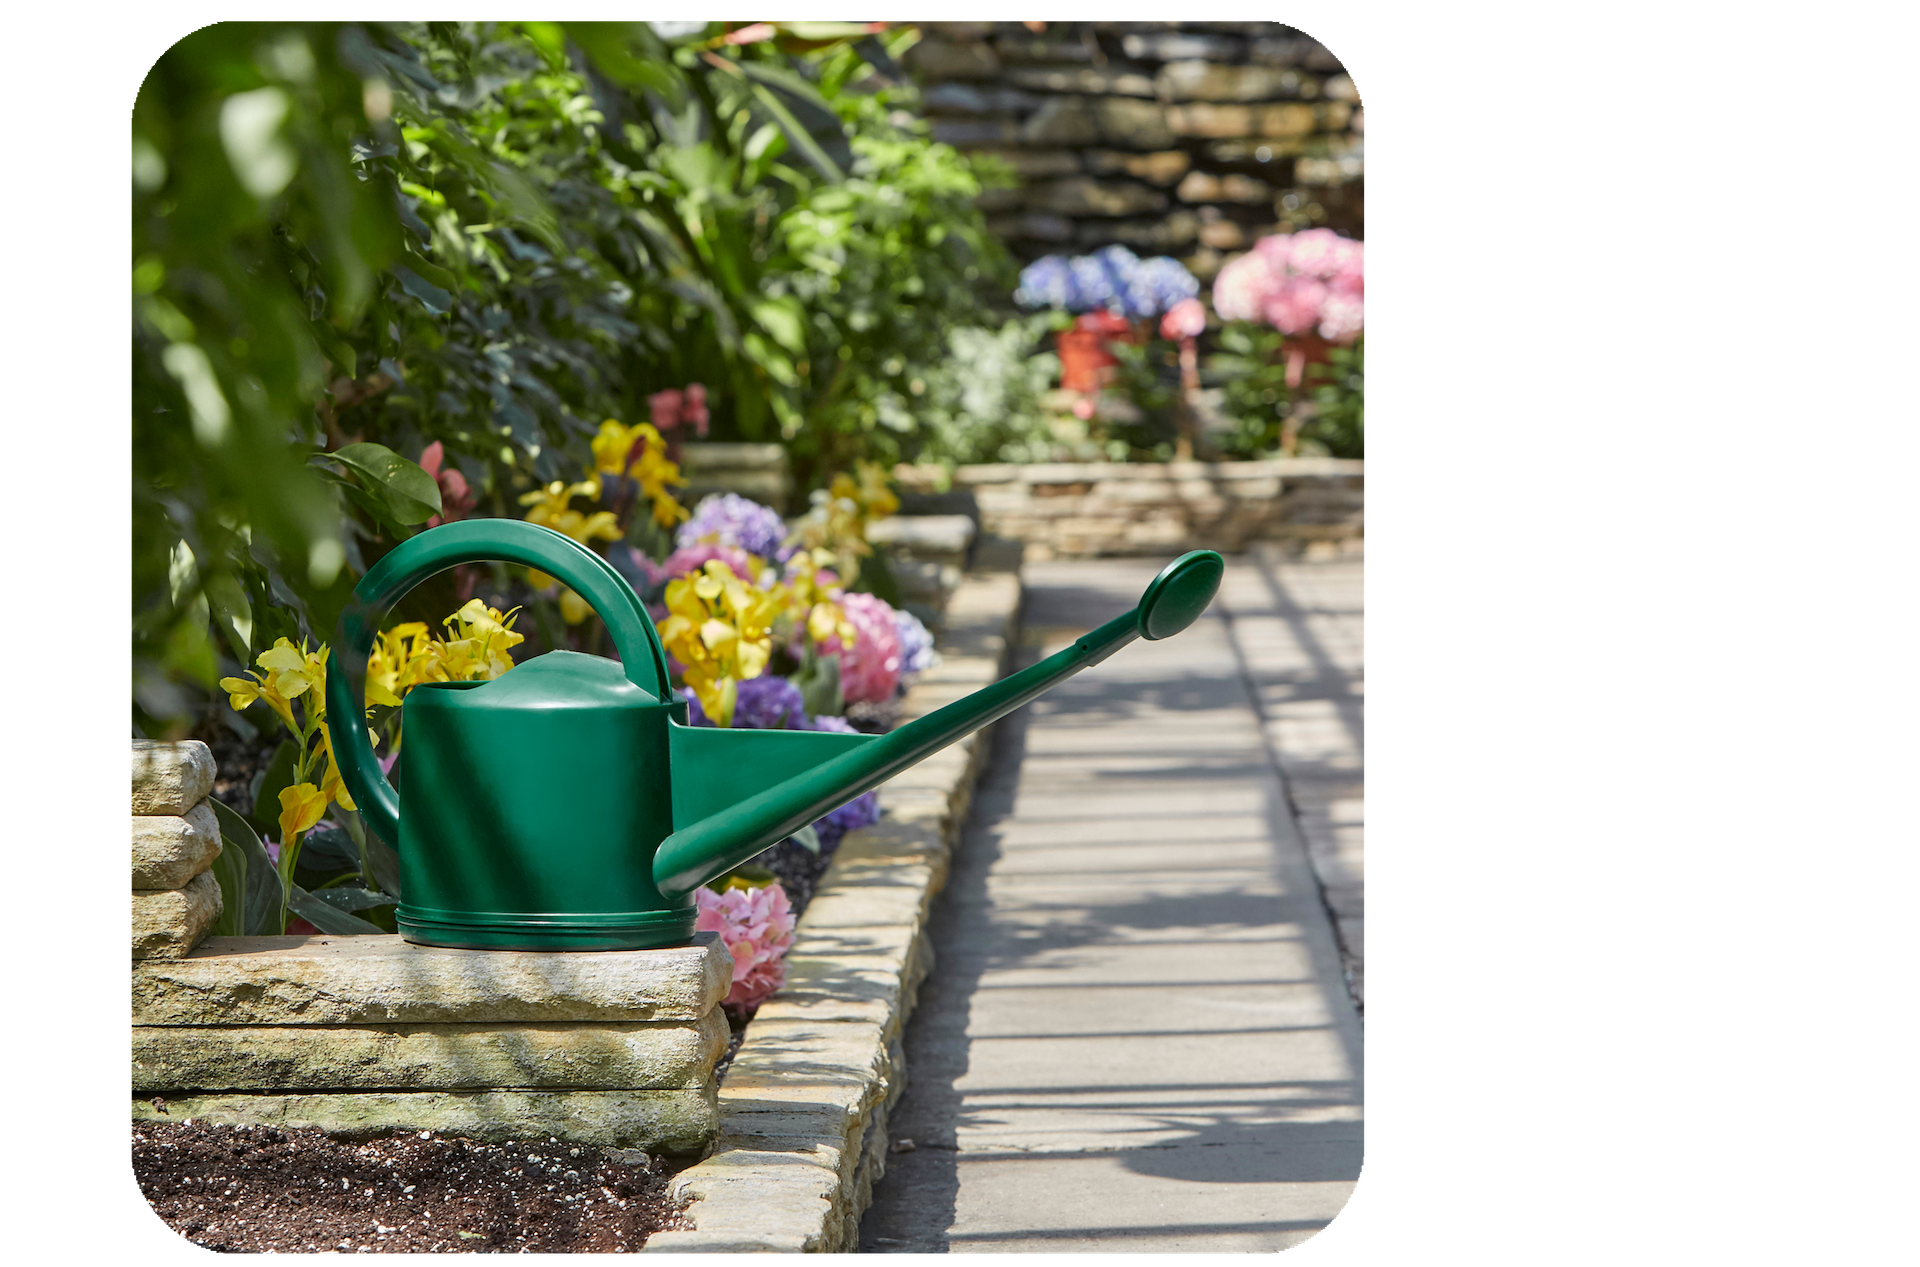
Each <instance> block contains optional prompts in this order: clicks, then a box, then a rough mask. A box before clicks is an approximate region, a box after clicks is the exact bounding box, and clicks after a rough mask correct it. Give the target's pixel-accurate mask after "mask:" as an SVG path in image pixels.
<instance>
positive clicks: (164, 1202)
mask: <svg viewBox="0 0 1920 1267" xmlns="http://www.w3.org/2000/svg"><path fill="white" fill-rule="evenodd" d="M133 1173H134V1178H135V1179H136V1180H137V1181H138V1182H139V1184H140V1191H141V1192H142V1193H144V1194H145V1196H146V1198H147V1200H148V1202H149V1203H150V1204H151V1205H152V1206H153V1210H154V1213H155V1214H157V1215H159V1216H160V1218H161V1220H162V1221H163V1222H165V1223H166V1225H167V1226H168V1227H170V1228H172V1229H173V1230H174V1231H176V1232H178V1233H180V1235H182V1236H184V1237H185V1238H186V1239H187V1240H189V1241H192V1242H193V1243H194V1244H195V1245H199V1246H202V1247H204V1248H206V1249H211V1250H215V1251H218V1252H222V1253H326V1252H334V1251H338V1252H346V1253H351V1252H356V1251H358V1252H362V1253H367V1252H380V1253H395V1252H398V1253H460V1252H488V1251H491V1252H502V1253H554V1252H559V1253H569V1252H571V1253H611V1252H620V1251H626V1250H635V1249H639V1248H640V1247H641V1246H643V1245H645V1244H646V1242H647V1238H648V1237H649V1236H651V1235H652V1234H653V1233H654V1232H656V1231H659V1230H661V1229H663V1228H676V1227H684V1226H685V1222H684V1220H683V1219H682V1217H681V1216H680V1214H679V1212H678V1205H679V1203H678V1202H677V1201H675V1200H674V1199H673V1198H672V1197H670V1195H669V1194H668V1191H667V1189H668V1184H669V1181H670V1179H671V1175H672V1171H671V1169H670V1168H669V1166H668V1164H667V1163H666V1162H664V1161H662V1160H661V1159H659V1158H656V1157H651V1156H649V1155H647V1154H646V1153H644V1152H638V1151H627V1150H606V1149H598V1148H582V1147H577V1146H572V1145H566V1144H561V1143H559V1142H557V1141H554V1142H549V1143H546V1144H540V1143H512V1144H504V1145H500V1144H485V1143H480V1142H478V1141H475V1140H471V1139H461V1138H448V1137H445V1136H441V1135H438V1134H435V1133H433V1132H429V1131H419V1132H413V1133H409V1134H406V1135H401V1136H396V1137H393V1138H388V1139H375V1140H364V1141H359V1142H349V1141H345V1140H338V1139H332V1138H329V1137H328V1136H327V1135H325V1134H323V1133H321V1132H320V1131H318V1130H315V1129H312V1128H308V1129H305V1130H290V1131H283V1130H279V1129H277V1128H273V1127H247V1126H216V1125H211V1124H208V1123H204V1122H195V1121H192V1120H191V1119H188V1120H183V1121H180V1122H136V1123H134V1126H133Z"/></svg>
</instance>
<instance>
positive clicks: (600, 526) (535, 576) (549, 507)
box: [520, 478, 620, 625]
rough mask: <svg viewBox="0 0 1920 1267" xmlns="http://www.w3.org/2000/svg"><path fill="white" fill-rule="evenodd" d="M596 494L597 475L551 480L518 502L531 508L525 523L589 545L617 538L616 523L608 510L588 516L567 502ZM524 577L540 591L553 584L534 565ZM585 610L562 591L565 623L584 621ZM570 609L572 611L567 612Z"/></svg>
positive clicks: (598, 482) (548, 577) (580, 602)
mask: <svg viewBox="0 0 1920 1267" xmlns="http://www.w3.org/2000/svg"><path fill="white" fill-rule="evenodd" d="M599 496H600V481H599V480H598V479H597V478H596V479H588V480H582V481H581V482H580V483H578V484H568V483H565V482H563V481H561V480H555V481H554V482H553V483H551V484H549V485H547V486H546V487H545V488H539V489H535V490H534V491H533V492H531V493H526V494H523V495H522V496H521V498H520V504H521V505H522V506H531V507H533V509H532V510H529V511H528V512H527V516H526V518H527V522H528V523H530V524H539V525H540V526H542V527H544V528H551V529H553V530H554V531H555V532H557V533H560V534H561V535H562V536H567V537H572V538H573V539H574V540H575V541H578V542H579V543H580V544H581V545H583V546H588V547H589V548H590V547H591V546H592V544H593V543H594V542H595V541H618V540H619V539H620V523H619V520H617V519H616V518H615V517H614V514H613V512H612V511H610V510H597V511H594V512H593V513H592V514H590V515H589V514H583V513H582V512H580V511H578V510H575V509H574V508H573V506H572V504H571V503H572V501H573V499H574V498H575V497H592V498H596V499H597V498H598V497H599ZM527 580H528V582H529V583H531V584H532V586H533V587H534V588H535V589H542V590H543V589H545V588H547V586H549V585H552V584H553V583H554V579H553V578H552V577H551V576H548V575H547V574H546V573H545V572H542V571H539V570H537V569H535V568H528V569H527ZM569 596H571V597H572V599H573V601H572V603H568V602H567V598H568V597H569ZM587 610H588V609H587V605H586V604H585V603H584V602H582V601H581V600H580V597H579V595H577V594H574V593H573V591H572V590H568V591H566V593H565V594H563V595H562V596H561V603H560V611H561V614H562V615H563V616H566V617H567V623H568V624H571V625H577V624H579V623H580V622H581V621H582V620H585V619H586V618H587V616H586V613H587ZM570 612H571V613H572V614H569V613H570Z"/></svg>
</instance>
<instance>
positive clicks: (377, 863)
mask: <svg viewBox="0 0 1920 1267" xmlns="http://www.w3.org/2000/svg"><path fill="white" fill-rule="evenodd" d="M396 768H398V767H396ZM334 812H335V813H337V814H338V815H339V816H340V819H341V821H342V822H344V823H345V824H346V828H347V835H349V836H351V837H353V839H354V843H355V844H357V845H359V846H360V875H361V876H362V878H364V879H370V880H372V881H373V882H374V883H375V884H377V885H379V886H380V891H381V892H383V893H391V894H392V895H393V896H394V897H395V898H398V897H399V896H400V855H399V854H397V853H395V852H394V851H393V847H392V846H391V845H389V844H387V842H386V841H384V840H382V839H380V837H379V836H378V835H376V834H375V832H374V830H373V828H371V827H369V826H367V820H366V819H365V818H363V817H361V816H360V815H359V814H357V813H355V812H354V811H352V810H349V809H341V808H339V807H338V806H336V807H335V811H334Z"/></svg>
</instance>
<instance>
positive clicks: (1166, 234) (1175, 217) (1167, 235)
mask: <svg viewBox="0 0 1920 1267" xmlns="http://www.w3.org/2000/svg"><path fill="white" fill-rule="evenodd" d="M1199 228H1200V222H1199V221H1198V220H1197V219H1196V218H1195V217H1194V214H1193V212H1191V211H1189V210H1187V209H1186V208H1184V207H1183V208H1181V209H1180V210H1177V211H1175V212H1173V213H1172V214H1171V215H1168V216H1166V217H1165V218H1163V219H1158V220H1089V221H1087V222H1085V223H1084V224H1082V225H1081V226H1080V234H1079V238H1080V242H1081V244H1082V245H1084V246H1086V247H1088V248H1089V249H1091V248H1095V247H1101V246H1105V245H1107V243H1109V242H1121V243H1124V244H1125V245H1127V246H1130V247H1133V248H1135V249H1136V250H1139V251H1142V252H1147V253H1152V254H1159V253H1161V252H1165V251H1169V250H1172V249H1174V248H1176V247H1181V246H1185V245H1186V244H1187V243H1189V242H1191V241H1193V239H1194V236H1195V234H1196V233H1197V232H1198V231H1199Z"/></svg>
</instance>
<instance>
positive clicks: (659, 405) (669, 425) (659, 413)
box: [647, 387, 680, 431]
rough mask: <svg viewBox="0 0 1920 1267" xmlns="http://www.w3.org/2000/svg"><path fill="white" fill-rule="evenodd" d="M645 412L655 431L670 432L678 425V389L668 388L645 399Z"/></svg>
mask: <svg viewBox="0 0 1920 1267" xmlns="http://www.w3.org/2000/svg"><path fill="white" fill-rule="evenodd" d="M647 410H648V412H649V413H650V414H651V415H652V417H651V419H650V421H651V422H652V423H653V428H654V430H656V431H671V430H673V429H674V428H675V427H677V426H679V425H680V389H679V388H677V387H669V388H667V389H666V390H665V391H663V392H655V393H654V394H653V395H651V396H649V397H647Z"/></svg>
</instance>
